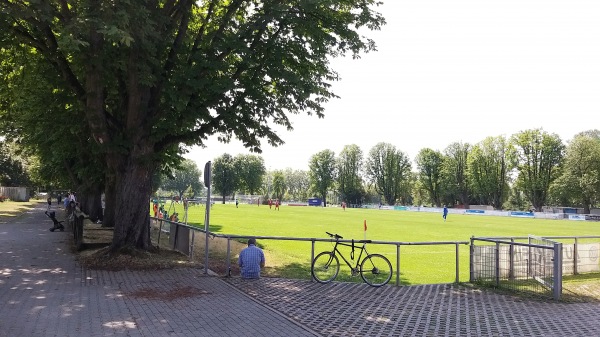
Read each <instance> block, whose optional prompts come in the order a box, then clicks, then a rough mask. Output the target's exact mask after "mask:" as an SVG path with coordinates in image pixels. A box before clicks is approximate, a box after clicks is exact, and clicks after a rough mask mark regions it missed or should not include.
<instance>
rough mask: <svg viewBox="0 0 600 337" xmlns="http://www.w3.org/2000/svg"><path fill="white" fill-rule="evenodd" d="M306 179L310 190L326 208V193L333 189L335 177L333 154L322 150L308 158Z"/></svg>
mask: <svg viewBox="0 0 600 337" xmlns="http://www.w3.org/2000/svg"><path fill="white" fill-rule="evenodd" d="M308 168H309V170H308V179H309V181H310V186H311V190H312V191H314V192H315V193H317V195H318V196H319V197H320V198H321V200H323V205H325V206H327V191H329V189H331V188H332V187H333V184H334V183H335V177H336V167H335V153H334V152H333V151H331V150H323V151H321V152H319V153H316V154H314V155H312V157H310V161H309V163H308Z"/></svg>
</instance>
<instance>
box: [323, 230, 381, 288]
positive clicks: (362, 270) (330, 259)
mask: <svg viewBox="0 0 600 337" xmlns="http://www.w3.org/2000/svg"><path fill="white" fill-rule="evenodd" d="M325 233H327V235H329V236H330V237H332V238H334V239H335V245H334V246H333V249H332V250H331V251H325V252H321V253H319V254H318V255H317V256H315V258H314V259H313V262H312V266H311V273H312V276H313V277H314V279H315V280H316V281H317V282H319V283H329V282H331V281H333V280H334V279H335V278H336V277H337V276H338V273H339V272H340V260H339V259H338V255H339V256H341V257H342V259H343V260H344V262H346V264H347V265H348V267H350V270H351V271H352V276H356V275H357V274H360V277H361V278H362V279H363V281H365V283H367V284H368V285H370V286H373V287H381V286H383V285H385V284H387V283H388V282H389V281H390V279H391V278H392V264H391V263H390V260H388V258H387V257H385V256H383V255H381V254H369V252H367V247H366V246H367V243H370V242H371V240H360V241H357V242H358V243H362V247H360V254H359V255H358V258H357V259H356V265H355V266H354V267H353V266H352V264H351V263H350V261H348V259H347V258H346V257H345V256H344V255H343V254H342V253H341V252H340V250H339V249H338V245H341V246H347V247H352V251H351V253H350V260H354V248H355V245H354V240H352V244H349V243H345V242H340V239H343V237H342V236H340V235H338V234H332V233H329V232H325ZM363 253H364V254H365V257H364V259H362V260H361V258H362V256H363Z"/></svg>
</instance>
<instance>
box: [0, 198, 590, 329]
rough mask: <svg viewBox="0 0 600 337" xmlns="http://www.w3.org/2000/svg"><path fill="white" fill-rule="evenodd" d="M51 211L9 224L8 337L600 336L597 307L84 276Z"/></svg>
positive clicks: (466, 294)
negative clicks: (55, 227) (53, 225)
mask: <svg viewBox="0 0 600 337" xmlns="http://www.w3.org/2000/svg"><path fill="white" fill-rule="evenodd" d="M50 227H51V222H50V220H49V219H48V218H47V217H45V215H44V214H43V209H37V210H34V211H32V212H31V213H28V214H24V215H23V216H21V217H19V218H17V219H14V220H12V221H10V222H8V223H4V224H0V336H2V337H4V336H11V337H12V336H61V337H62V336H292V337H293V336H600V304H594V303H572V304H567V303H554V302H550V303H548V302H542V301H532V300H524V299H520V298H516V297H512V296H503V295H499V294H495V293H493V292H489V291H481V290H477V289H471V288H466V287H462V286H458V285H426V286H411V287H391V286H390V287H382V288H372V287H369V286H367V285H365V284H350V283H332V284H326V285H322V284H318V283H314V282H309V281H300V280H285V279H269V278H263V279H261V280H256V281H244V280H241V279H239V278H229V279H223V278H219V277H211V276H205V275H203V273H202V270H198V269H176V270H164V271H149V272H134V271H121V272H107V271H82V270H81V268H80V267H79V266H78V265H77V263H76V261H75V260H74V256H73V255H72V254H71V253H70V252H69V251H66V250H65V247H66V246H67V244H66V243H67V242H66V240H69V239H70V233H67V232H62V233H61V232H54V233H52V232H50V231H48V228H50Z"/></svg>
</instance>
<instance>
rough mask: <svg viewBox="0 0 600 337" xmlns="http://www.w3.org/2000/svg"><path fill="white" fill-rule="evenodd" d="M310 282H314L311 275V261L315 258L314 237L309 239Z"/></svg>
mask: <svg viewBox="0 0 600 337" xmlns="http://www.w3.org/2000/svg"><path fill="white" fill-rule="evenodd" d="M310 242H311V245H310V282H314V281H315V278H314V276H313V261H314V260H315V239H312V240H310Z"/></svg>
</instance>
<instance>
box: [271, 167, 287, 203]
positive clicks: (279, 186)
mask: <svg viewBox="0 0 600 337" xmlns="http://www.w3.org/2000/svg"><path fill="white" fill-rule="evenodd" d="M286 190H287V188H286V184H285V176H284V175H283V171H275V172H273V195H274V196H275V199H279V201H281V200H283V196H284V195H285V192H286Z"/></svg>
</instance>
